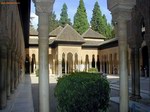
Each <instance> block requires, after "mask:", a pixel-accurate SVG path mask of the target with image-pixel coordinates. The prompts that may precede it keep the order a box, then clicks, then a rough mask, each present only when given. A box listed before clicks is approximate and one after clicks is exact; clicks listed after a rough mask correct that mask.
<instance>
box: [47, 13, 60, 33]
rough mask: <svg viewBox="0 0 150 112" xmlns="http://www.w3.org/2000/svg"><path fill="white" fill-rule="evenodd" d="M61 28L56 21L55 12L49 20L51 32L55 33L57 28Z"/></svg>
mask: <svg viewBox="0 0 150 112" xmlns="http://www.w3.org/2000/svg"><path fill="white" fill-rule="evenodd" d="M58 26H59V21H58V20H57V19H56V14H55V12H52V14H51V16H50V19H49V31H50V32H51V31H53V30H54V29H55V28H57V27H58Z"/></svg>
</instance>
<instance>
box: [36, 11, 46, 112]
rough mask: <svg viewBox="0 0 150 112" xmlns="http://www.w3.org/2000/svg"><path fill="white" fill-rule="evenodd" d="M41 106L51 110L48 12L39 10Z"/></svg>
mask: <svg viewBox="0 0 150 112" xmlns="http://www.w3.org/2000/svg"><path fill="white" fill-rule="evenodd" d="M38 16H39V29H38V30H39V71H40V72H39V75H40V76H39V101H40V102H39V106H40V107H39V108H40V112H49V69H48V68H49V67H48V54H49V53H48V17H49V14H48V13H42V12H39V14H38Z"/></svg>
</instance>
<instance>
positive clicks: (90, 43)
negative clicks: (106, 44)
mask: <svg viewBox="0 0 150 112" xmlns="http://www.w3.org/2000/svg"><path fill="white" fill-rule="evenodd" d="M102 42H103V41H85V43H84V44H82V46H99V45H100V43H102Z"/></svg>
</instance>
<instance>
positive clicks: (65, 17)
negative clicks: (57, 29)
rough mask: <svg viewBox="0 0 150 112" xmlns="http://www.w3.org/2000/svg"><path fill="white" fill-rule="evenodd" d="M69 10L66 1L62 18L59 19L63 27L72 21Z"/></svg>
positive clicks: (62, 10)
mask: <svg viewBox="0 0 150 112" xmlns="http://www.w3.org/2000/svg"><path fill="white" fill-rule="evenodd" d="M67 10H68V8H67V5H66V4H65V3H64V4H63V7H62V9H61V14H60V20H59V23H60V25H61V26H62V27H64V26H65V25H66V24H69V25H71V21H70V19H69V18H68V13H67Z"/></svg>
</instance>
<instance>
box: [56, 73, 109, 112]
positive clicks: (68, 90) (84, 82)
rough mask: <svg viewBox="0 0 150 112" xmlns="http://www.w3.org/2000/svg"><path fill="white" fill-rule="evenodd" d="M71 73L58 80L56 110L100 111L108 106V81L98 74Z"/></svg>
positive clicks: (74, 111)
mask: <svg viewBox="0 0 150 112" xmlns="http://www.w3.org/2000/svg"><path fill="white" fill-rule="evenodd" d="M93 74H94V73H84V72H83V73H72V74H71V75H68V76H63V77H62V78H60V79H59V80H58V83H57V85H56V87H55V97H56V98H57V100H58V107H57V111H58V112H100V111H106V110H107V108H108V106H109V93H110V88H109V83H108V81H107V80H106V79H105V78H103V77H101V76H100V75H98V74H94V75H93Z"/></svg>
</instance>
